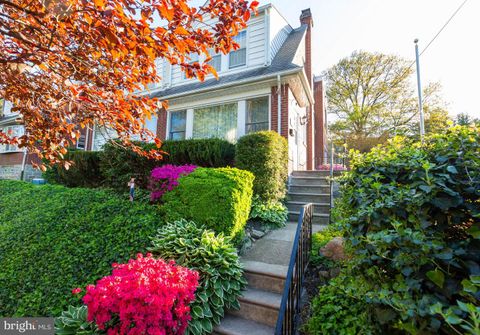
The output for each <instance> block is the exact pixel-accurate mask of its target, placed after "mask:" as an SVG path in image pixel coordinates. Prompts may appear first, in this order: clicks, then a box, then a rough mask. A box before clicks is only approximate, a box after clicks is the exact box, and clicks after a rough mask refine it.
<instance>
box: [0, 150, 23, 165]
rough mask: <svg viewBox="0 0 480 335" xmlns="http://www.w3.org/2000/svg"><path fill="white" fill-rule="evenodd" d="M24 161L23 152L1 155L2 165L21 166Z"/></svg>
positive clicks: (0, 162) (0, 161) (0, 163)
mask: <svg viewBox="0 0 480 335" xmlns="http://www.w3.org/2000/svg"><path fill="white" fill-rule="evenodd" d="M22 161H23V152H10V153H2V154H0V165H7V166H8V165H19V164H22Z"/></svg>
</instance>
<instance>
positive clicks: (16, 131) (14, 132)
mask: <svg viewBox="0 0 480 335" xmlns="http://www.w3.org/2000/svg"><path fill="white" fill-rule="evenodd" d="M0 131H1V132H3V133H5V134H6V135H7V136H8V137H10V138H13V137H17V138H18V137H20V136H22V135H23V134H24V128H23V126H21V125H15V126H8V127H4V128H0ZM18 151H21V150H20V148H19V147H18V146H16V145H13V144H2V145H0V152H18Z"/></svg>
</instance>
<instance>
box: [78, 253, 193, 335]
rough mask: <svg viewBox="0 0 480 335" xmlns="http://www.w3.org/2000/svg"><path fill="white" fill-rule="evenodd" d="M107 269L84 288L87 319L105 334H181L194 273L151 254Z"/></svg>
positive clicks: (191, 293) (186, 318)
mask: <svg viewBox="0 0 480 335" xmlns="http://www.w3.org/2000/svg"><path fill="white" fill-rule="evenodd" d="M112 266H113V271H112V274H111V275H110V276H106V277H104V278H102V279H100V280H99V281H98V282H97V284H96V285H95V286H94V285H89V286H87V292H86V294H85V296H84V297H83V302H84V303H85V305H87V308H88V321H90V322H95V323H96V324H97V326H98V328H99V329H100V330H105V329H106V330H107V334H108V335H173V334H184V332H185V330H186V327H187V325H188V321H189V320H190V319H191V316H190V307H189V304H190V303H191V302H192V301H193V300H194V299H195V295H194V293H195V290H196V289H197V287H198V280H199V275H198V273H197V272H196V271H193V270H190V269H187V268H184V267H181V266H177V265H175V262H173V261H171V262H168V263H167V262H165V261H164V260H162V259H155V258H153V257H152V255H151V254H147V255H146V257H144V256H143V255H142V254H138V255H137V259H131V260H130V261H129V262H128V263H127V264H113V265H112Z"/></svg>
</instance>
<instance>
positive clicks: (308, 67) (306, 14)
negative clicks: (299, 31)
mask: <svg viewBox="0 0 480 335" xmlns="http://www.w3.org/2000/svg"><path fill="white" fill-rule="evenodd" d="M300 23H301V24H302V25H304V24H305V25H307V35H306V36H305V73H306V75H307V78H308V82H309V83H310V87H312V86H313V85H312V79H313V78H312V28H313V18H312V12H311V11H310V8H307V9H304V10H302V14H301V15H300Z"/></svg>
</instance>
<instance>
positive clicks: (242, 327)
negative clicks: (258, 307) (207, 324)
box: [213, 314, 275, 335]
mask: <svg viewBox="0 0 480 335" xmlns="http://www.w3.org/2000/svg"><path fill="white" fill-rule="evenodd" d="M274 333H275V328H273V327H270V326H267V325H264V324H262V323H258V322H255V321H252V320H248V319H244V318H240V317H238V316H234V315H229V314H227V315H226V316H225V317H224V318H223V319H222V322H221V323H220V324H219V325H218V326H217V327H215V329H214V331H213V334H214V335H215V334H216V335H273V334H274Z"/></svg>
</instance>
